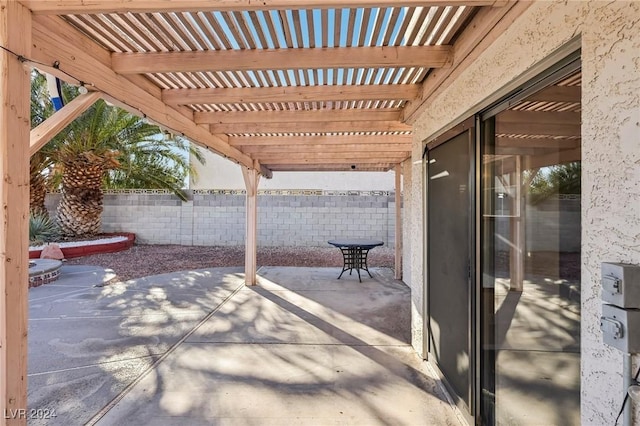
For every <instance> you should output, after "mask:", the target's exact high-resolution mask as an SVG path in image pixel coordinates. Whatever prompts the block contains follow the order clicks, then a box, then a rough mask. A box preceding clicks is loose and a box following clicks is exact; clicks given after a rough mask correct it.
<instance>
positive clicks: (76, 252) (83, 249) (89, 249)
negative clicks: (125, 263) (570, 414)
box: [29, 232, 136, 259]
mask: <svg viewBox="0 0 640 426" xmlns="http://www.w3.org/2000/svg"><path fill="white" fill-rule="evenodd" d="M118 236H124V237H127V239H126V240H123V241H116V242H113V243H102V244H89V245H84V246H77V247H64V248H63V247H61V248H60V249H61V250H62V254H64V257H65V259H71V258H74V257H82V256H89V255H91V254H98V253H115V252H117V251H123V250H127V249H128V248H131V246H132V245H133V243H134V242H135V240H136V234H134V233H131V232H114V233H110V234H104V238H111V237H118ZM41 252H42V250H29V259H39V258H40V253H41Z"/></svg>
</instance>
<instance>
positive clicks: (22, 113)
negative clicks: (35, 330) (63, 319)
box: [0, 0, 31, 425]
mask: <svg viewBox="0 0 640 426" xmlns="http://www.w3.org/2000/svg"><path fill="white" fill-rule="evenodd" d="M0 45H2V46H4V47H6V48H7V49H8V50H10V51H12V52H14V53H15V54H18V55H22V56H24V57H28V56H29V55H30V52H31V13H30V12H29V10H28V9H26V8H25V7H23V6H22V4H21V3H19V2H17V1H14V0H0ZM29 91H30V73H29V69H28V67H25V66H24V64H23V63H22V62H21V61H20V60H19V59H18V58H17V57H16V56H15V55H14V54H12V53H9V52H8V51H6V50H4V49H3V50H0V99H1V100H2V101H1V102H0V202H1V203H2V207H1V209H0V210H1V211H0V217H1V220H0V224H1V225H0V425H5V424H7V425H19V424H21V425H23V424H26V413H27V412H26V411H25V410H26V408H27V312H28V302H27V300H28V299H27V297H28V282H29V259H28V252H29V248H28V242H27V235H28V218H29V129H30V127H31V120H30V117H29V115H30V106H31V104H30V101H29Z"/></svg>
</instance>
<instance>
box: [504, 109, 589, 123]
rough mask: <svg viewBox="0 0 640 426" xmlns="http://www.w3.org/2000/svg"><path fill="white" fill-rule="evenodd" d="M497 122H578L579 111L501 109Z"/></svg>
mask: <svg viewBox="0 0 640 426" xmlns="http://www.w3.org/2000/svg"><path fill="white" fill-rule="evenodd" d="M496 122H498V123H524V124H580V113H579V112H572V111H516V110H508V111H503V112H501V113H500V114H498V115H497V116H496Z"/></svg>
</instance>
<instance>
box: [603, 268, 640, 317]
mask: <svg viewBox="0 0 640 426" xmlns="http://www.w3.org/2000/svg"><path fill="white" fill-rule="evenodd" d="M601 283H602V300H603V301H604V302H606V303H610V304H612V305H616V306H619V307H621V308H632V309H640V266H637V265H628V264H626V263H608V262H605V263H603V264H602V276H601Z"/></svg>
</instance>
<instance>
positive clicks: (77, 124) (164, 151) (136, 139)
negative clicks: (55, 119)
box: [55, 100, 202, 236]
mask: <svg viewBox="0 0 640 426" xmlns="http://www.w3.org/2000/svg"><path fill="white" fill-rule="evenodd" d="M63 133H64V137H63V139H62V140H61V141H60V142H59V143H60V146H59V147H58V149H57V152H56V154H55V159H56V162H57V163H58V165H59V166H60V168H61V172H62V198H61V200H60V204H59V205H58V210H57V214H58V217H57V220H58V225H59V226H60V229H61V230H62V232H63V233H64V234H65V235H68V236H86V235H93V234H96V233H98V232H99V231H100V225H101V221H100V215H101V213H102V209H103V203H102V197H103V194H102V188H103V185H106V186H107V187H119V188H122V187H131V186H134V185H135V186H136V187H138V188H163V189H170V190H172V191H174V193H175V194H176V195H178V196H179V197H180V198H182V199H186V198H185V196H184V194H183V193H182V191H181V188H182V186H183V184H184V179H185V177H186V176H187V173H189V172H193V169H192V167H191V164H190V162H189V158H186V157H185V156H183V155H182V154H181V153H182V152H184V150H187V149H188V150H189V152H190V153H191V154H192V155H193V156H194V157H195V158H196V159H198V160H200V161H202V155H201V154H200V152H199V150H197V149H196V148H190V147H188V142H186V141H184V140H183V139H181V138H166V137H162V134H161V133H160V132H159V128H158V127H157V126H155V125H152V124H149V123H148V122H147V121H146V120H144V119H141V118H139V117H137V116H135V115H132V114H130V113H128V112H127V111H125V110H122V109H120V108H114V107H110V106H108V105H107V104H106V103H105V102H104V101H102V100H100V101H98V102H96V103H95V104H94V105H93V106H92V107H91V108H89V109H88V110H87V111H85V113H83V114H82V115H81V116H80V117H78V118H77V119H76V120H75V121H73V122H72V123H71V124H70V125H69V126H68V127H67V128H66V129H65V130H64V132H63Z"/></svg>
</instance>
